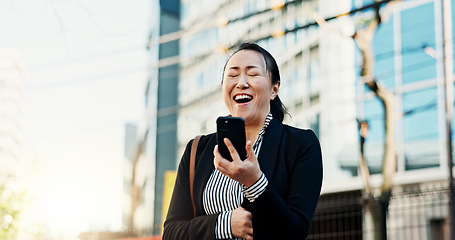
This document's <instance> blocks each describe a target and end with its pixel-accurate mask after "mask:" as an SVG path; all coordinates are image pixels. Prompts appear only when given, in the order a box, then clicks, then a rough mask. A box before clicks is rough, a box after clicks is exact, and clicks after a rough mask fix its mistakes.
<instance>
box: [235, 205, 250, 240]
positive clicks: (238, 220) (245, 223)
mask: <svg viewBox="0 0 455 240" xmlns="http://www.w3.org/2000/svg"><path fill="white" fill-rule="evenodd" d="M231 230H232V235H234V236H235V237H240V238H243V239H253V222H252V215H251V213H250V212H248V211H247V210H246V209H244V208H242V207H239V208H237V209H235V210H234V211H233V212H232V215H231Z"/></svg>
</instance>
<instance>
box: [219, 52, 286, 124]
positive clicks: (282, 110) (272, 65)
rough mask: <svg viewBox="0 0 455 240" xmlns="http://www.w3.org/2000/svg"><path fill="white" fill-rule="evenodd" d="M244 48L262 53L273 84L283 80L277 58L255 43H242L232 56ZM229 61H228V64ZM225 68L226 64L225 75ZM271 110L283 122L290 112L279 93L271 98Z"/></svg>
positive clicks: (274, 116)
mask: <svg viewBox="0 0 455 240" xmlns="http://www.w3.org/2000/svg"><path fill="white" fill-rule="evenodd" d="M242 50H251V51H255V52H258V53H260V54H261V55H262V56H263V57H264V60H265V66H266V70H267V72H268V73H269V74H270V81H271V82H272V85H274V84H276V83H278V82H280V81H281V79H280V70H279V69H278V64H277V63H276V61H275V58H273V56H272V54H270V53H269V52H268V51H267V50H265V49H264V48H262V47H261V46H259V45H257V44H255V43H242V44H241V45H240V46H239V47H238V48H237V50H235V52H234V53H233V54H232V55H231V57H232V56H233V55H234V54H236V53H238V52H240V51H242ZM228 61H229V60H228ZM228 61H226V64H227V62H228ZM225 69H226V65H225V66H224V68H223V76H224V70H225ZM270 112H271V113H272V115H273V118H275V119H277V120H279V121H280V122H283V119H284V115H285V114H289V113H288V112H287V110H286V107H285V106H284V104H283V103H282V102H281V99H280V97H279V96H278V95H277V96H276V97H275V99H273V100H270Z"/></svg>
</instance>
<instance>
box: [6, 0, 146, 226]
mask: <svg viewBox="0 0 455 240" xmlns="http://www.w3.org/2000/svg"><path fill="white" fill-rule="evenodd" d="M149 8H150V1H147V0H134V1H121V0H0V31H1V34H0V36H1V37H0V49H7V50H12V51H15V52H16V53H17V54H18V55H19V56H20V57H21V58H22V64H23V66H22V68H23V71H24V76H25V92H24V109H23V123H22V130H23V138H24V139H23V141H24V151H27V154H26V155H27V156H28V158H29V159H31V163H32V164H33V168H32V169H33V171H32V173H31V176H30V179H31V181H30V184H29V185H28V189H27V190H28V192H29V194H30V195H31V196H33V197H32V201H31V203H30V206H29V208H28V209H27V211H26V214H28V216H29V217H30V218H29V219H33V221H34V222H35V223H37V224H38V225H39V226H46V227H47V228H48V229H49V230H50V231H51V232H57V233H65V234H67V233H78V232H80V231H89V230H119V229H120V228H121V213H122V212H121V205H122V199H121V194H122V174H123V169H122V161H123V148H124V139H123V138H124V125H125V124H126V123H128V122H137V121H138V120H139V119H140V118H141V117H142V114H143V102H144V99H143V93H144V86H145V81H146V78H147V75H146V73H147V71H146V69H147V60H148V58H147V50H146V48H145V46H146V42H147V36H148V26H149V24H148V21H149V16H148V14H149V11H150V9H149Z"/></svg>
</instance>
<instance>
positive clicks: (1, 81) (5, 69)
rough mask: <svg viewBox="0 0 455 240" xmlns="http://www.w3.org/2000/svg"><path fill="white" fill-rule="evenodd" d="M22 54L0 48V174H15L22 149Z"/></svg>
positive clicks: (23, 84) (23, 83)
mask: <svg viewBox="0 0 455 240" xmlns="http://www.w3.org/2000/svg"><path fill="white" fill-rule="evenodd" d="M22 67H23V64H22V61H21V57H20V56H19V54H18V53H16V52H14V51H9V50H5V49H0V169H2V170H1V171H0V177H6V176H8V175H10V174H13V175H15V174H16V171H17V170H19V166H20V161H21V154H22V153H23V139H22V121H23V104H24V86H25V77H24V75H25V74H24V70H23V69H22Z"/></svg>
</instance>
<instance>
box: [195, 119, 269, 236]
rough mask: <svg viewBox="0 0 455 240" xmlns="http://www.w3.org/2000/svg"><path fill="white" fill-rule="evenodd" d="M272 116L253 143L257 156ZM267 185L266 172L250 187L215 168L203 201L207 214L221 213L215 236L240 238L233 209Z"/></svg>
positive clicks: (254, 198) (260, 192) (252, 199)
mask: <svg viewBox="0 0 455 240" xmlns="http://www.w3.org/2000/svg"><path fill="white" fill-rule="evenodd" d="M272 118H273V117H272V114H271V113H269V114H268V115H267V117H266V120H265V124H264V126H263V127H262V129H261V131H260V132H259V135H258V138H257V139H256V142H255V143H254V144H253V150H254V154H255V155H256V156H258V155H259V151H260V149H261V145H262V139H263V135H264V133H265V131H266V129H267V127H268V126H269V124H270V121H271V120H272ZM267 185H268V181H267V178H266V177H265V175H264V173H262V174H261V177H260V178H259V180H258V181H257V182H256V183H254V184H253V185H251V186H250V187H246V186H245V185H242V184H240V183H239V182H237V181H235V180H232V179H230V178H229V177H227V176H225V175H223V174H222V173H221V172H220V171H218V170H217V169H215V170H213V172H212V175H211V176H210V178H209V180H208V182H207V185H206V186H205V189H204V193H203V198H202V201H203V206H204V211H205V213H206V214H207V215H210V214H218V213H220V215H219V216H218V219H217V222H216V225H215V237H216V238H217V239H239V238H234V237H233V236H232V231H231V215H232V211H233V210H235V209H236V208H238V207H240V204H241V203H242V201H243V198H244V197H246V198H247V199H248V201H250V202H253V201H254V200H256V198H258V197H259V196H260V195H261V194H262V193H263V192H264V191H265V189H266V187H267Z"/></svg>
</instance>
